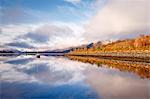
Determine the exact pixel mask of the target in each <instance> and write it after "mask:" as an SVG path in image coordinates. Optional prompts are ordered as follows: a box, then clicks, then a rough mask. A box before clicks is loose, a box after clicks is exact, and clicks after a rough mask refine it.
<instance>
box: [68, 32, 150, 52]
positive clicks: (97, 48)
mask: <svg viewBox="0 0 150 99" xmlns="http://www.w3.org/2000/svg"><path fill="white" fill-rule="evenodd" d="M87 46H88V45H83V46H80V47H77V48H76V49H75V50H74V51H72V52H71V53H76V52H80V53H82V52H84V53H88V52H118V51H119V52H129V51H150V35H141V36H139V37H137V38H134V39H124V40H117V41H115V42H110V43H107V44H103V43H102V42H101V41H99V42H97V43H91V46H90V47H89V48H88V47H87Z"/></svg>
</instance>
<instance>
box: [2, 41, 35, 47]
mask: <svg viewBox="0 0 150 99" xmlns="http://www.w3.org/2000/svg"><path fill="white" fill-rule="evenodd" d="M5 46H10V47H17V48H34V47H33V46H31V45H29V44H28V43H25V42H11V43H8V44H5Z"/></svg>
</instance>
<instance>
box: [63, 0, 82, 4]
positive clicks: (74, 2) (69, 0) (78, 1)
mask: <svg viewBox="0 0 150 99" xmlns="http://www.w3.org/2000/svg"><path fill="white" fill-rule="evenodd" d="M64 1H66V2H70V3H73V4H76V3H80V2H81V0H64Z"/></svg>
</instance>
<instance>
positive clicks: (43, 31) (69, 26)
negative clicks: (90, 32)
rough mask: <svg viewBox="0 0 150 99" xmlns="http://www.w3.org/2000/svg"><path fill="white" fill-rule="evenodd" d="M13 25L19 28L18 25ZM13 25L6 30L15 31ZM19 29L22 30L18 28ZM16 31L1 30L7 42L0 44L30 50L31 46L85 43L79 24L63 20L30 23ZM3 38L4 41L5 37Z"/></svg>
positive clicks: (64, 45) (57, 46) (48, 47)
mask: <svg viewBox="0 0 150 99" xmlns="http://www.w3.org/2000/svg"><path fill="white" fill-rule="evenodd" d="M27 26H28V24H27ZM13 27H16V28H19V27H20V26H13ZM13 27H8V28H6V29H7V31H8V30H9V31H10V30H11V31H15V28H13ZM25 27H26V26H25ZM20 31H22V30H21V29H20ZM17 32H18V33H16V32H14V33H12V34H10V33H4V32H3V35H2V37H3V38H4V37H6V36H7V37H9V39H8V41H7V42H2V44H4V46H9V47H16V48H19V49H20V48H21V49H26V50H30V48H33V50H34V49H35V48H36V50H54V49H61V48H67V47H70V46H77V45H79V44H82V43H85V42H84V37H83V34H84V30H83V27H82V25H81V24H80V25H78V24H74V23H63V22H55V23H43V24H36V25H30V29H27V30H26V29H25V30H24V31H23V32H22V33H21V32H20V33H19V30H18V31H17ZM4 34H5V35H4ZM6 34H7V35H6ZM4 40H5V41H6V38H5V39H4ZM18 41H19V42H18ZM31 45H32V46H31Z"/></svg>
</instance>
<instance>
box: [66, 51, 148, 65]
mask: <svg viewBox="0 0 150 99" xmlns="http://www.w3.org/2000/svg"><path fill="white" fill-rule="evenodd" d="M65 55H66V56H82V57H97V58H102V59H113V60H123V61H134V62H146V63H150V52H99V53H68V54H65Z"/></svg>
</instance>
